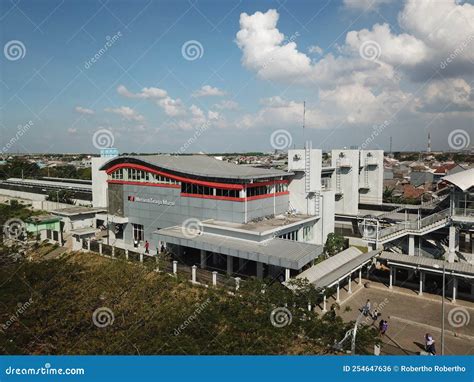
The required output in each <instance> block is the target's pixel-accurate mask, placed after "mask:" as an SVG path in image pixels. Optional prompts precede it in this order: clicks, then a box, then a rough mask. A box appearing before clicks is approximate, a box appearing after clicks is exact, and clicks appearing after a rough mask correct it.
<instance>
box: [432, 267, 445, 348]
mask: <svg viewBox="0 0 474 382" xmlns="http://www.w3.org/2000/svg"><path fill="white" fill-rule="evenodd" d="M433 267H434V268H436V269H439V268H440V266H439V265H438V264H434V265H433ZM445 281H446V264H445V262H444V261H443V299H442V301H441V355H444V309H445V308H444V300H445V298H444V297H445V293H446V288H445Z"/></svg>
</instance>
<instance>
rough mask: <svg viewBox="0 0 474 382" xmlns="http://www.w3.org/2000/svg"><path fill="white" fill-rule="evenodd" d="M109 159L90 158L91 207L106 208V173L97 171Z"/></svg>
mask: <svg viewBox="0 0 474 382" xmlns="http://www.w3.org/2000/svg"><path fill="white" fill-rule="evenodd" d="M110 159H111V158H107V157H97V158H92V159H91V162H92V166H91V172H92V206H93V207H107V173H106V172H105V171H99V168H101V167H102V165H103V164H104V163H105V162H107V161H109V160H110Z"/></svg>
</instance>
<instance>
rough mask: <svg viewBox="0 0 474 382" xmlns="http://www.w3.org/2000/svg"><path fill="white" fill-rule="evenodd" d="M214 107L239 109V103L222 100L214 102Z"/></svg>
mask: <svg viewBox="0 0 474 382" xmlns="http://www.w3.org/2000/svg"><path fill="white" fill-rule="evenodd" d="M214 108H216V109H219V110H237V109H238V108H239V104H238V103H237V102H235V101H233V100H222V101H221V102H219V103H216V104H214Z"/></svg>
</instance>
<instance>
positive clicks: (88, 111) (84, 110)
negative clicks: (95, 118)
mask: <svg viewBox="0 0 474 382" xmlns="http://www.w3.org/2000/svg"><path fill="white" fill-rule="evenodd" d="M74 110H76V112H78V113H80V114H86V115H92V114H95V111H94V110H92V109H87V108H85V107H82V106H76V108H75V109H74Z"/></svg>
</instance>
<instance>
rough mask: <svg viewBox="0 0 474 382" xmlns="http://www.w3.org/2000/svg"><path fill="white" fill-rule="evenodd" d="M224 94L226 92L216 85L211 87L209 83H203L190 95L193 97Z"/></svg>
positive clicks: (220, 95)
mask: <svg viewBox="0 0 474 382" xmlns="http://www.w3.org/2000/svg"><path fill="white" fill-rule="evenodd" d="M225 94H226V93H225V92H224V91H223V90H220V89H218V88H216V87H212V86H210V85H204V86H203V87H201V89H199V90H196V91H195V92H193V94H192V96H193V97H212V96H215V97H222V96H224V95H225Z"/></svg>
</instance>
